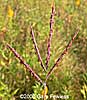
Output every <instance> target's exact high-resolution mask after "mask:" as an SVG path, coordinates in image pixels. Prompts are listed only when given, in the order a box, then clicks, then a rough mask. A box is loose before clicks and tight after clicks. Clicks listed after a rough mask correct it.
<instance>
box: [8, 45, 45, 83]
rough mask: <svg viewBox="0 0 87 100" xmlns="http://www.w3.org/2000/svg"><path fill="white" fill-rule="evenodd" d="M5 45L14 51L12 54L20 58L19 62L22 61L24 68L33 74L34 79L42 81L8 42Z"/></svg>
mask: <svg viewBox="0 0 87 100" xmlns="http://www.w3.org/2000/svg"><path fill="white" fill-rule="evenodd" d="M7 47H8V48H9V49H10V50H11V51H12V52H13V53H14V55H15V56H16V57H17V58H18V59H19V60H20V63H22V64H23V65H24V66H25V68H26V69H27V70H28V71H29V72H30V73H31V74H32V75H33V77H35V79H36V80H37V81H39V82H40V83H43V82H42V80H41V78H40V77H39V76H38V74H36V73H35V72H34V71H33V69H32V68H31V67H30V65H28V64H27V63H26V62H25V61H24V60H23V58H22V57H21V56H20V55H19V54H18V53H17V52H16V50H15V49H14V48H12V47H11V46H10V45H9V44H7Z"/></svg>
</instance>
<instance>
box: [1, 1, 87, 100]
mask: <svg viewBox="0 0 87 100" xmlns="http://www.w3.org/2000/svg"><path fill="white" fill-rule="evenodd" d="M54 2H55V14H54V20H53V21H54V23H53V25H52V23H51V25H52V29H53V30H52V31H53V33H52V39H51V46H50V53H49V54H50V55H48V56H47V54H48V53H47V49H48V51H49V44H48V39H49V32H51V31H50V29H51V27H50V18H51V17H50V15H51V14H52V13H51V8H52V0H1V1H0V7H1V8H0V19H1V21H0V99H1V100H20V99H21V98H20V95H21V94H34V95H38V94H41V95H43V94H45V93H44V92H46V94H47V96H46V98H48V97H49V95H50V94H53V95H61V96H64V95H68V96H69V98H68V100H86V99H87V59H86V57H87V42H86V41H87V23H86V17H87V1H86V0H54ZM31 26H32V27H33V32H34V35H35V36H34V37H35V39H36V42H37V46H38V49H39V53H40V56H41V58H42V59H40V58H39V57H38V56H37V54H39V53H38V51H37V50H35V43H34V41H32V40H34V39H32V37H33V36H31V35H32V34H30V33H32V28H30V27H31ZM77 29H79V33H78V35H77V37H76V38H75V40H74V41H73V44H72V47H71V48H70V49H69V50H68V53H67V54H66V55H65V56H64V57H63V59H62V60H61V62H60V63H59V65H57V66H56V67H55V68H54V71H52V73H51V74H50V77H49V78H48V76H49V72H51V71H50V69H51V68H52V66H54V64H55V62H56V60H57V59H58V57H60V55H61V54H62V52H63V50H64V49H65V48H66V46H67V44H68V43H69V41H70V40H72V37H73V34H74V33H75V32H77V31H76V30H77ZM7 43H8V44H10V45H8V47H11V48H14V49H15V50H16V51H17V52H18V54H20V56H21V57H22V58H23V59H24V60H25V61H26V63H27V64H29V65H30V68H31V69H33V70H34V71H35V73H38V76H39V77H40V79H41V80H39V81H40V83H42V80H43V81H45V80H46V78H45V77H46V76H47V81H46V85H47V86H46V88H45V89H46V91H45V89H44V87H43V85H41V84H40V83H38V82H37V79H36V80H35V78H34V77H33V76H32V74H31V73H29V71H28V70H26V69H25V68H24V65H22V64H21V63H23V62H19V60H18V59H16V57H14V54H13V53H12V50H10V49H8V48H7V45H6V44H7ZM49 43H50V42H49ZM67 47H69V45H68V46H67ZM49 57H50V59H49ZM38 58H39V62H38ZM46 61H47V62H46ZM41 62H42V63H43V64H44V65H45V64H46V68H47V71H46V72H44V70H46V69H45V66H42V67H43V68H44V70H43V68H42V67H41V66H40V65H41ZM48 62H49V63H48ZM29 70H30V69H29ZM31 72H32V71H31ZM47 73H48V74H47ZM34 76H35V75H34ZM36 77H37V74H36ZM31 87H32V88H31ZM33 99H34V100H39V99H37V98H34V97H33ZM40 100H42V99H41V98H40ZM49 100H54V98H49ZM55 100H58V99H55ZM59 100H60V99H59Z"/></svg>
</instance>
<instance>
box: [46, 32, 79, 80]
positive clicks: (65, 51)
mask: <svg viewBox="0 0 87 100" xmlns="http://www.w3.org/2000/svg"><path fill="white" fill-rule="evenodd" d="M78 32H79V30H77V31H76V33H75V34H74V36H73V37H72V39H71V41H70V42H69V43H68V45H67V46H66V48H65V49H64V51H63V53H62V54H61V55H60V57H59V58H58V59H57V61H56V62H55V64H54V65H53V67H52V68H51V69H50V71H49V72H48V74H47V76H46V81H47V79H48V78H49V76H50V75H51V73H52V71H53V69H54V68H55V66H58V64H59V62H60V61H61V59H62V58H63V56H64V55H65V54H66V53H67V51H68V49H70V47H71V46H72V42H73V41H74V39H75V37H76V36H77V34H78Z"/></svg>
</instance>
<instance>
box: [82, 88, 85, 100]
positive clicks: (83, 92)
mask: <svg viewBox="0 0 87 100" xmlns="http://www.w3.org/2000/svg"><path fill="white" fill-rule="evenodd" d="M81 93H82V94H83V97H84V99H86V93H85V90H84V89H81Z"/></svg>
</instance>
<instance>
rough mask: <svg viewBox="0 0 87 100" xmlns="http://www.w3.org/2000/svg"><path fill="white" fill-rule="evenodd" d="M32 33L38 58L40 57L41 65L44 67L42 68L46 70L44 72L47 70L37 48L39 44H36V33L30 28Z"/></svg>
mask: <svg viewBox="0 0 87 100" xmlns="http://www.w3.org/2000/svg"><path fill="white" fill-rule="evenodd" d="M30 33H31V35H32V40H33V44H34V48H35V50H36V53H37V56H38V60H39V61H40V65H41V66H42V68H43V69H44V71H46V68H45V66H44V64H43V61H42V58H41V55H40V52H39V49H38V47H37V43H36V40H35V36H34V32H33V29H32V27H30Z"/></svg>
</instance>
